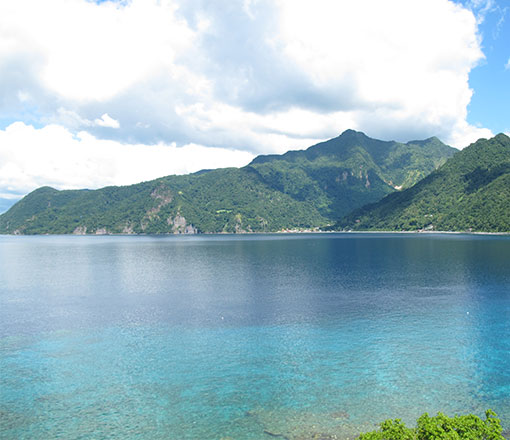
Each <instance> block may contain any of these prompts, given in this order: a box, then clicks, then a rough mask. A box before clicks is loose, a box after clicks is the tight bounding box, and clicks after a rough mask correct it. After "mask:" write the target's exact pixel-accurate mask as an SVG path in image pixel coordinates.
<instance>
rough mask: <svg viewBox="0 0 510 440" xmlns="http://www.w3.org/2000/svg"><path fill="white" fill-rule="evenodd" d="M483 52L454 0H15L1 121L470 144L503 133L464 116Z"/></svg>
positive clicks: (157, 137) (148, 131)
mask: <svg viewBox="0 0 510 440" xmlns="http://www.w3.org/2000/svg"><path fill="white" fill-rule="evenodd" d="M482 59H483V53H482V51H481V46H480V38H479V35H478V29H477V21H476V18H475V16H474V15H473V13H472V12H471V11H470V10H468V9H466V8H464V7H462V6H460V5H458V4H455V3H453V2H452V1H448V0H391V1H388V2H379V1H377V0H359V1H357V2H347V1H336V0H318V1H316V2H313V3H312V2H308V1H304V0H277V1H269V0H238V1H230V0H219V1H216V2H208V1H205V0H187V1H180V0H161V1H156V0H130V1H105V2H100V3H95V2H93V1H87V0H46V1H44V2H41V1H39V0H16V1H7V2H3V3H2V4H1V5H0V74H1V75H2V82H1V84H0V118H1V119H0V120H1V121H3V127H4V128H5V127H7V126H8V125H10V124H11V123H13V122H15V121H22V122H24V123H25V124H34V125H35V126H36V127H43V126H45V125H51V126H59V127H61V128H62V130H67V131H68V132H69V133H70V135H71V137H72V135H75V136H76V135H77V133H79V132H87V133H88V134H87V136H90V138H89V139H95V140H96V141H97V142H102V140H109V141H110V143H109V144H102V145H103V148H120V147H119V146H121V145H123V144H129V145H139V146H142V145H154V144H165V145H173V144H175V145H176V146H177V147H180V146H182V145H189V144H196V145H202V146H204V148H205V147H214V148H222V149H226V150H229V149H233V150H244V151H246V152H249V153H250V154H257V153H262V152H264V153H268V152H283V151H285V150H287V149H289V148H300V147H305V146H307V145H310V144H311V143H313V142H315V141H318V140H322V139H325V138H329V137H332V136H335V135H337V134H338V133H339V132H341V131H343V130H344V129H346V128H355V129H362V130H363V131H366V132H367V133H368V134H370V135H371V136H375V137H379V138H383V139H396V140H401V141H407V140H410V139H417V138H425V137H429V136H432V135H436V136H438V137H440V138H441V139H442V140H444V141H445V142H448V143H451V144H452V145H455V146H458V147H464V146H466V145H467V144H468V143H470V142H472V141H474V140H476V139H477V138H479V137H487V136H490V135H491V133H490V131H489V130H486V129H483V128H478V127H474V126H471V125H469V124H468V123H467V121H466V116H467V106H468V104H469V102H470V99H471V95H472V91H471V90H470V88H469V84H468V76H469V72H470V70H471V69H472V68H473V67H474V66H476V65H477V63H479V62H480V61H481V60H482ZM43 132H44V130H35V133H38V134H39V135H41V136H43ZM41 139H43V145H46V144H45V143H44V137H42V138H41ZM34 142H37V140H35V139H34ZM113 145H115V147H113ZM5 148H8V147H6V146H5V145H0V149H5ZM91 151H92V150H91ZM139 151H140V154H143V150H142V149H140V150H139ZM81 154H82V155H85V156H87V151H81ZM233 154H237V153H233ZM11 160H13V159H12V157H11ZM20 160H21V159H20ZM187 160H190V161H191V162H192V161H193V160H195V159H194V158H193V157H191V156H190V157H189V159H187ZM11 163H12V164H13V166H18V167H21V168H23V163H22V162H19V163H13V162H11ZM191 168H193V167H191ZM175 171H176V169H174V168H172V166H169V167H168V171H167V172H165V173H163V174H170V173H173V172H175ZM135 175H136V173H134V172H133V176H132V177H133V179H134V178H135ZM92 183H93V182H90V184H92ZM62 185H63V186H65V184H64V180H62Z"/></svg>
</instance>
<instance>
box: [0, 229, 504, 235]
mask: <svg viewBox="0 0 510 440" xmlns="http://www.w3.org/2000/svg"><path fill="white" fill-rule="evenodd" d="M304 234H310V235H312V234H317V235H323V234H367V235H370V234H383V235H390V234H409V235H415V234H416V235H418V234H419V235H491V236H507V235H510V231H508V232H491V231H421V230H418V231H387V230H384V231H353V230H349V231H314V230H284V231H271V232H263V231H261V232H253V231H251V232H250V231H244V232H198V233H194V234H174V233H166V232H162V233H153V234H150V233H149V234H147V233H127V234H126V233H115V232H113V233H100V234H97V233H93V234H73V233H68V234H66V233H45V234H0V237H2V236H3V237H47V236H66V237H67V236H68V237H105V236H111V237H155V236H156V237H158V236H159V237H184V236H185V237H193V236H211V235H219V236H228V235H232V236H243V235H246V236H250V235H304Z"/></svg>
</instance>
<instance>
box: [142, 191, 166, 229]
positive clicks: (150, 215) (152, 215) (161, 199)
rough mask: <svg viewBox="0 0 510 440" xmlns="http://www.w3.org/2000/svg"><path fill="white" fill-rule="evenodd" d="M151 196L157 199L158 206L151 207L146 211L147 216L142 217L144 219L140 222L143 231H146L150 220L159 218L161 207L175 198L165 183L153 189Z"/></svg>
mask: <svg viewBox="0 0 510 440" xmlns="http://www.w3.org/2000/svg"><path fill="white" fill-rule="evenodd" d="M151 197H152V198H153V199H154V200H156V201H157V204H156V206H154V207H152V208H151V209H149V210H148V211H147V212H146V213H145V216H144V217H143V218H142V221H141V223H140V226H141V228H142V231H145V229H146V228H147V225H148V224H149V222H151V221H152V220H154V219H156V218H159V216H158V214H159V212H160V211H161V208H163V206H165V205H168V204H169V203H171V202H172V200H173V195H172V192H171V191H170V189H168V188H167V187H166V186H164V185H160V186H158V187H157V188H156V189H155V190H154V191H152V192H151Z"/></svg>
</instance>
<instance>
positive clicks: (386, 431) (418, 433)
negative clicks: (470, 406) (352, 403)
mask: <svg viewBox="0 0 510 440" xmlns="http://www.w3.org/2000/svg"><path fill="white" fill-rule="evenodd" d="M502 432H503V428H502V427H501V421H500V420H499V419H498V418H497V415H496V413H495V412H494V411H492V410H487V411H486V412H485V420H482V419H481V418H480V417H478V416H475V415H473V414H468V415H463V416H454V417H448V416H446V415H444V414H442V413H438V414H437V416H435V417H430V416H429V415H428V414H427V413H425V414H423V415H422V416H421V417H420V418H419V419H418V421H417V426H416V428H408V427H407V426H406V425H405V424H404V423H403V422H402V421H401V420H400V419H395V420H391V419H389V420H386V421H385V422H383V423H382V424H381V428H380V429H379V430H377V431H371V432H367V433H365V434H361V435H360V436H359V440H505V439H504V437H503V435H502Z"/></svg>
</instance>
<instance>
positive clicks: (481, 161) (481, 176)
mask: <svg viewBox="0 0 510 440" xmlns="http://www.w3.org/2000/svg"><path fill="white" fill-rule="evenodd" d="M335 227H336V228H337V229H352V230H387V231H401V230H404V231H415V230H439V231H485V232H510V138H509V137H508V136H506V135H504V134H498V135H497V136H496V137H494V138H492V139H489V140H486V139H480V140H478V141H477V142H475V143H474V144H471V145H470V146H469V147H467V148H465V149H464V150H462V151H459V152H458V153H456V154H455V155H454V156H453V157H452V158H451V159H449V160H448V161H447V162H446V163H445V164H444V165H443V166H441V167H440V168H439V169H437V170H436V171H434V172H432V173H431V174H430V175H429V176H427V177H425V178H424V179H423V180H421V181H420V182H418V183H417V184H416V185H414V186H413V187H411V188H409V189H407V190H405V191H402V192H398V193H393V194H390V195H388V196H386V197H385V198H383V199H382V200H381V201H379V202H377V203H375V204H371V205H368V206H364V207H362V208H360V209H358V210H355V211H354V212H353V213H351V214H349V215H347V216H346V217H344V218H343V219H342V220H341V221H340V222H339V223H337V225H336V226H335Z"/></svg>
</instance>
